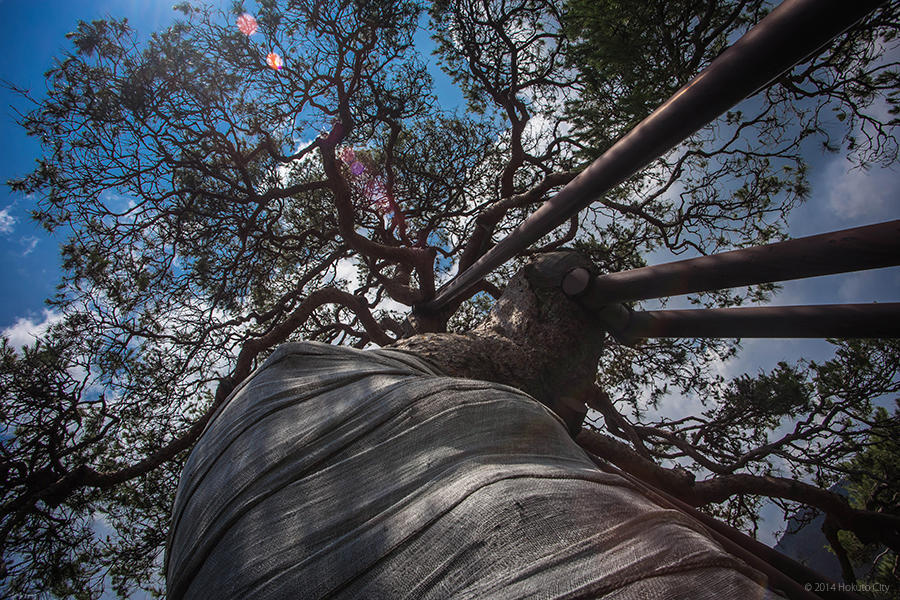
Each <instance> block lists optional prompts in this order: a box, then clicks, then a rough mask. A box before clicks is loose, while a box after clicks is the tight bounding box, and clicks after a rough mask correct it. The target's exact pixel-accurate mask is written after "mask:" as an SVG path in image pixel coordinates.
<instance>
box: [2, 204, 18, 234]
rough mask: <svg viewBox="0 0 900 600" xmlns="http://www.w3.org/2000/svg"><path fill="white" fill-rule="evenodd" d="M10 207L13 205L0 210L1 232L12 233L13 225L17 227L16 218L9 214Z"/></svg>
mask: <svg viewBox="0 0 900 600" xmlns="http://www.w3.org/2000/svg"><path fill="white" fill-rule="evenodd" d="M10 208H12V206H7V207H6V208H4V209H3V210H0V233H12V230H13V227H15V224H16V218H15V217H14V216H12V215H11V214H9V209H10Z"/></svg>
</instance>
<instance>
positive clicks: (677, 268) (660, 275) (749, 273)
mask: <svg viewBox="0 0 900 600" xmlns="http://www.w3.org/2000/svg"><path fill="white" fill-rule="evenodd" d="M896 265H900V220H898V221H890V222H888V223H879V224H877V225H867V226H865V227H855V228H853V229H845V230H843V231H835V232H832V233H824V234H821V235H814V236H810V237H804V238H797V239H794V240H788V241H786V242H779V243H777V244H768V245H765V246H756V247H753V248H745V249H743V250H733V251H731V252H723V253H722V254H714V255H712V256H702V257H700V258H691V259H688V260H681V261H677V262H671V263H666V264H662V265H656V266H653V267H643V268H640V269H633V270H631V271H622V272H619V273H609V274H606V275H600V276H597V277H593V278H591V277H590V274H589V273H587V271H586V270H583V271H584V272H583V273H582V272H581V271H578V270H576V271H573V272H572V273H570V274H569V275H568V276H567V277H566V279H565V280H564V281H563V290H564V291H565V292H566V293H567V294H569V295H570V296H580V298H581V299H582V302H583V303H584V304H585V305H588V306H591V307H593V308H595V309H597V308H599V307H600V306H603V305H606V304H610V303H614V302H628V301H631V300H646V299H648V298H662V297H665V296H676V295H678V294H689V293H692V292H706V291H710V290H718V289H724V288H730V287H738V286H744V285H753V284H757V283H768V282H773V281H786V280H789V279H801V278H804V277H817V276H820V275H831V274H834V273H846V272H850V271H860V270H863V269H877V268H881V267H892V266H896Z"/></svg>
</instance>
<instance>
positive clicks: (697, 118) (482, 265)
mask: <svg viewBox="0 0 900 600" xmlns="http://www.w3.org/2000/svg"><path fill="white" fill-rule="evenodd" d="M880 4H882V1H875V0H855V1H853V2H847V1H846V0H786V1H785V2H783V3H782V4H781V5H779V6H778V7H777V8H775V9H774V10H773V11H772V12H771V13H770V14H769V15H768V16H766V17H765V18H764V19H763V20H762V21H760V22H759V23H758V24H757V25H756V26H755V27H753V28H752V29H751V30H750V31H748V32H747V33H746V34H744V35H743V36H742V37H741V38H740V39H739V40H738V41H737V42H735V44H734V45H733V46H731V47H729V48H727V49H726V50H725V51H724V52H723V53H722V54H721V55H719V57H718V58H716V59H715V60H714V61H713V62H712V63H711V64H710V65H709V66H708V67H707V68H706V69H704V70H703V71H702V72H701V73H700V74H699V75H697V76H696V77H695V78H694V79H692V80H691V81H690V82H689V83H688V84H687V85H685V86H684V87H682V88H681V89H680V90H678V91H677V92H675V94H674V95H673V96H672V97H671V98H669V99H668V100H667V101H666V102H665V103H663V104H662V106H660V107H659V108H657V109H656V110H655V111H654V112H653V113H652V114H651V115H650V116H648V117H647V118H646V119H644V120H643V121H641V122H640V123H639V124H638V125H637V126H636V127H635V128H634V129H632V130H631V131H630V132H628V133H627V134H626V135H625V136H624V137H622V138H621V139H619V141H618V142H616V143H615V144H614V145H613V146H612V147H611V148H610V149H609V150H607V151H606V152H605V153H604V154H603V155H602V156H601V157H600V158H598V159H597V160H595V161H594V162H593V163H592V164H591V165H590V166H589V167H587V169H585V170H584V171H583V172H582V173H581V174H580V175H579V176H578V177H576V178H575V179H573V180H572V181H571V182H569V184H568V185H566V186H565V187H563V188H562V189H561V190H560V191H559V192H558V193H557V194H556V195H555V196H554V197H552V198H551V199H549V200H548V201H546V202H545V203H544V204H543V205H542V206H541V207H540V208H539V209H538V210H537V211H536V212H535V213H533V214H532V215H531V216H529V217H528V218H527V219H526V220H525V221H524V222H523V223H522V224H521V225H519V227H517V228H516V229H515V230H514V231H513V232H512V233H510V234H509V235H508V236H507V237H506V238H504V239H503V240H501V241H500V242H499V243H498V244H497V245H496V246H494V247H493V248H491V250H489V251H488V252H487V253H486V254H485V255H484V256H482V257H481V258H480V259H478V260H477V261H476V262H475V263H474V264H473V265H472V266H470V267H469V268H468V269H466V270H465V271H464V272H463V273H461V274H460V275H458V276H457V277H456V278H455V279H454V280H453V281H451V282H450V283H448V284H447V285H446V286H444V287H443V289H441V290H440V291H439V293H438V294H437V296H436V297H435V298H434V299H433V300H432V301H431V302H427V303H424V304H422V305H420V306H418V307H417V309H419V310H421V311H424V312H428V311H437V310H440V309H441V308H443V307H444V306H446V305H447V304H449V303H450V302H452V301H453V300H454V299H456V298H458V297H460V296H462V295H463V294H465V293H466V292H467V291H469V290H470V289H471V288H472V287H473V286H475V285H476V284H477V283H478V282H479V281H481V279H482V278H483V277H484V276H485V275H487V274H488V273H489V272H490V271H492V270H493V269H495V268H497V267H498V266H500V265H501V264H503V263H504V262H506V261H507V260H509V259H510V258H512V257H513V256H515V255H516V254H517V253H518V252H519V251H520V250H522V249H523V248H525V247H527V246H528V245H529V244H532V243H534V242H535V241H537V240H538V239H540V238H541V237H542V236H544V235H546V234H547V233H549V232H550V231H552V230H553V229H554V228H555V227H557V226H559V225H561V224H562V223H564V222H565V221H566V220H567V219H568V218H570V217H571V216H572V215H574V214H577V213H578V211H580V210H581V209H583V208H585V207H586V206H589V205H590V204H591V203H592V202H594V201H595V200H597V199H598V198H599V197H600V196H601V195H602V194H604V193H605V192H607V191H608V190H610V189H611V188H613V187H614V186H616V185H618V184H619V183H621V182H623V181H624V180H625V179H627V178H628V177H630V176H631V175H633V174H634V173H636V172H637V171H639V170H640V169H641V168H642V167H644V166H646V165H647V164H649V163H650V162H651V161H652V160H654V159H655V158H657V157H659V156H661V155H662V154H664V153H665V152H667V151H668V150H670V149H672V148H673V147H675V145H677V144H678V143H679V142H681V141H682V140H684V139H685V138H687V137H688V136H690V135H691V134H693V133H694V132H695V131H697V130H698V129H700V128H701V127H703V126H704V125H706V124H707V123H709V122H710V121H712V120H713V119H715V118H716V117H718V116H719V115H721V114H722V113H724V112H725V111H726V110H728V109H729V108H731V107H732V106H734V105H735V104H737V103H738V102H739V101H740V100H742V99H744V98H745V97H747V96H748V95H750V94H752V93H754V92H756V91H758V90H760V89H761V88H763V87H764V86H766V85H767V84H768V83H770V82H771V81H773V80H774V79H775V78H777V77H778V76H779V75H781V74H782V73H784V72H785V71H787V70H788V69H790V68H791V67H792V66H793V65H794V64H796V63H798V62H800V61H802V60H803V59H805V58H807V57H808V56H810V55H811V54H812V53H814V52H815V51H816V50H818V49H819V48H821V47H822V46H824V45H825V44H827V43H828V42H829V41H830V40H831V39H832V38H834V37H836V36H837V35H839V34H840V33H842V32H843V31H845V30H847V29H848V28H850V27H851V26H852V25H853V24H854V23H856V22H857V21H859V20H860V19H861V18H863V17H864V16H865V15H866V14H867V13H869V12H870V11H872V10H874V9H875V8H877V7H878V6H879V5H880Z"/></svg>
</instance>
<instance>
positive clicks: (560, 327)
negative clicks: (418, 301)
mask: <svg viewBox="0 0 900 600" xmlns="http://www.w3.org/2000/svg"><path fill="white" fill-rule="evenodd" d="M576 267H583V268H586V269H589V270H591V271H594V270H595V267H594V266H593V265H592V264H591V262H590V261H589V260H588V259H587V258H586V257H584V256H582V255H580V254H578V253H576V252H572V251H563V252H553V253H548V254H543V255H541V256H539V257H537V258H536V259H535V260H534V261H532V262H531V263H530V264H528V265H527V266H525V267H524V268H523V269H521V270H520V271H519V272H518V273H517V274H516V275H515V276H514V277H513V278H512V279H511V280H510V282H509V284H508V285H507V286H506V289H505V290H504V291H503V294H502V295H501V296H500V298H499V300H497V302H496V304H495V305H494V307H493V308H492V309H491V312H490V314H489V315H488V317H487V319H486V320H485V321H484V322H483V323H481V324H480V325H479V326H478V327H477V328H475V329H473V330H472V331H470V332H467V333H464V334H456V333H424V334H420V335H415V336H412V337H409V338H406V339H402V340H399V341H398V342H396V343H395V344H393V345H392V346H391V347H392V348H396V349H398V350H405V351H408V352H411V353H414V354H416V355H418V356H420V357H422V358H424V359H426V360H428V361H430V362H431V363H433V364H434V365H435V366H437V367H438V368H439V369H441V370H442V371H443V372H444V373H446V374H447V375H450V376H454V377H465V378H469V379H480V380H484V381H493V382H497V383H502V384H505V385H510V386H512V387H515V388H518V389H520V390H522V391H524V392H526V393H528V394H530V395H531V396H533V397H534V398H535V399H537V400H539V401H540V402H542V403H543V404H545V405H547V406H549V407H550V408H551V409H552V410H553V411H554V412H556V414H557V415H559V416H560V417H562V418H563V420H564V421H565V422H566V424H567V425H568V426H569V430H570V432H572V433H573V435H574V434H575V433H577V431H578V429H579V428H580V426H581V422H582V420H583V418H584V415H585V414H586V413H587V407H586V406H585V401H584V399H585V398H586V397H587V396H588V395H589V394H590V393H592V391H593V386H594V379H595V376H596V370H597V362H598V361H599V359H600V353H601V351H602V349H603V339H604V337H605V336H604V335H603V334H604V330H603V326H602V324H601V323H600V321H599V320H597V319H596V318H595V317H594V316H593V315H592V314H591V313H590V312H588V311H586V310H584V309H583V308H581V307H580V306H579V305H578V304H576V303H575V302H573V301H572V300H571V299H570V298H569V297H568V296H566V295H565V294H564V293H563V291H562V280H563V279H564V278H565V276H566V274H567V273H568V272H569V271H571V270H572V269H574V268H576ZM423 317H424V318H426V319H427V318H428V317H429V315H427V314H425V315H423ZM420 318H421V317H420Z"/></svg>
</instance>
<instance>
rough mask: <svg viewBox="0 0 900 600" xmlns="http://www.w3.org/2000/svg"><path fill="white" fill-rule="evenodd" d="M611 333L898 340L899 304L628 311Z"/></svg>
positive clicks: (625, 338) (625, 337)
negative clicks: (625, 319) (628, 317)
mask: <svg viewBox="0 0 900 600" xmlns="http://www.w3.org/2000/svg"><path fill="white" fill-rule="evenodd" d="M611 333H612V334H613V335H614V336H616V338H617V339H619V340H621V341H622V342H624V343H631V342H633V341H634V340H636V339H639V338H664V337H675V338H898V337H900V302H888V303H883V304H831V305H818V306H765V307H749V308H714V309H696V310H657V311H648V312H634V313H631V316H630V319H628V322H627V324H625V325H624V327H622V328H621V329H619V330H618V331H616V330H615V329H613V330H612V331H611Z"/></svg>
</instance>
